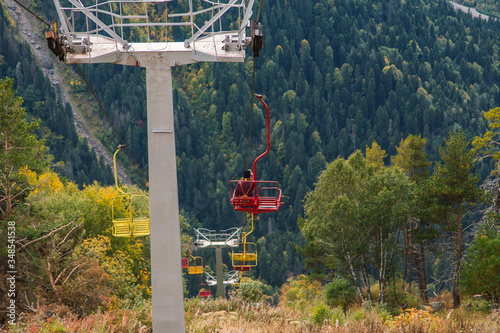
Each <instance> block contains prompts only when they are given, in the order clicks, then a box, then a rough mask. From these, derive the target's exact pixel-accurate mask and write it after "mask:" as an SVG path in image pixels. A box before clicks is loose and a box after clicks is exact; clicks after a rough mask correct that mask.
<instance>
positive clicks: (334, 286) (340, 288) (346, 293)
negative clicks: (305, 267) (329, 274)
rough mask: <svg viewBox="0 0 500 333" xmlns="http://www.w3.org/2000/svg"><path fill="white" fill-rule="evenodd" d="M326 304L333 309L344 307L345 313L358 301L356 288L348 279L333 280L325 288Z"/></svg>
mask: <svg viewBox="0 0 500 333" xmlns="http://www.w3.org/2000/svg"><path fill="white" fill-rule="evenodd" d="M324 291H325V297H326V303H327V304H328V305H329V306H331V307H338V306H340V307H342V308H343V309H344V311H345V310H346V308H347V307H348V306H349V305H350V304H352V303H353V302H354V300H355V299H356V288H354V286H352V285H351V284H350V283H349V281H347V280H346V279H341V278H337V279H333V281H332V282H330V283H329V284H327V285H326V286H325V288H324Z"/></svg>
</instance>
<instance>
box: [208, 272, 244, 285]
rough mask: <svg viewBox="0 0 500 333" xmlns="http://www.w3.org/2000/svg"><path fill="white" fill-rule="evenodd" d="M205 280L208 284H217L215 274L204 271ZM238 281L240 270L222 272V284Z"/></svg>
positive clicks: (234, 283) (233, 283)
mask: <svg viewBox="0 0 500 333" xmlns="http://www.w3.org/2000/svg"><path fill="white" fill-rule="evenodd" d="M205 276H206V278H207V279H206V281H207V284H208V285H209V286H215V285H217V275H212V274H210V273H207V272H205ZM238 283H240V272H239V271H229V272H226V273H224V285H236V284H238Z"/></svg>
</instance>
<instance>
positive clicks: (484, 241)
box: [460, 232, 500, 300]
mask: <svg viewBox="0 0 500 333" xmlns="http://www.w3.org/2000/svg"><path fill="white" fill-rule="evenodd" d="M499 253H500V235H499V234H497V233H490V234H488V233H486V232H479V233H477V234H476V237H475V238H474V241H473V242H472V244H471V246H470V247H469V248H468V249H467V251H466V256H467V258H466V260H465V263H464V266H463V269H462V279H461V281H460V282H461V287H462V289H463V291H464V293H466V294H469V295H475V294H480V295H485V296H487V297H489V298H491V299H492V300H499V299H500V275H499V274H498V272H499V271H500V256H499Z"/></svg>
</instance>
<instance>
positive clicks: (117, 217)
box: [111, 145, 150, 237]
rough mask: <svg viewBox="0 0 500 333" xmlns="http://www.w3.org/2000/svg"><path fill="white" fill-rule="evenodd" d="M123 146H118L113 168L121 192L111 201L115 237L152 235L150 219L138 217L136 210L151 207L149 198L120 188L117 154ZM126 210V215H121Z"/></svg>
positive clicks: (117, 188)
mask: <svg viewBox="0 0 500 333" xmlns="http://www.w3.org/2000/svg"><path fill="white" fill-rule="evenodd" d="M122 147H123V146H122V145H120V146H118V149H117V150H116V152H115V154H114V155H113V166H114V172H115V185H116V190H117V191H118V192H119V193H118V194H117V195H116V196H115V197H114V198H113V200H112V201H111V218H112V220H113V236H115V237H138V236H147V235H149V234H150V229H149V221H150V220H149V217H147V216H137V214H136V212H135V210H134V208H135V209H136V208H137V207H138V206H140V205H141V204H142V205H147V206H146V207H149V197H148V196H147V195H145V194H140V193H133V194H128V193H126V192H125V191H123V189H122V188H120V187H119V186H118V177H117V173H116V154H118V152H119V151H120V149H121V148H122ZM120 210H125V213H119V212H120Z"/></svg>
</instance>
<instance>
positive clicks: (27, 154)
mask: <svg viewBox="0 0 500 333" xmlns="http://www.w3.org/2000/svg"><path fill="white" fill-rule="evenodd" d="M13 85H14V80H12V79H5V80H0V136H1V137H2V144H1V145H0V184H1V185H0V213H1V216H0V217H1V218H2V219H4V218H9V216H10V214H11V213H13V210H14V207H15V206H16V205H18V204H19V203H20V202H21V201H23V199H24V198H26V195H27V194H28V191H29V186H28V184H27V179H26V176H25V175H24V174H23V173H22V171H23V169H27V170H33V171H37V172H42V171H44V169H45V168H46V167H47V166H48V165H49V163H50V161H51V158H52V157H51V156H50V155H49V154H48V149H47V147H46V146H45V141H44V140H38V138H37V136H36V134H35V131H36V130H37V129H38V126H39V122H36V121H35V122H31V123H30V122H28V121H27V119H26V117H27V116H26V112H25V110H24V108H23V107H21V105H22V103H23V99H22V98H21V97H19V96H16V92H15V91H14V88H13Z"/></svg>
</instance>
